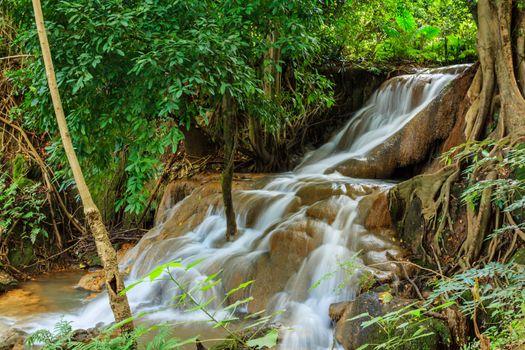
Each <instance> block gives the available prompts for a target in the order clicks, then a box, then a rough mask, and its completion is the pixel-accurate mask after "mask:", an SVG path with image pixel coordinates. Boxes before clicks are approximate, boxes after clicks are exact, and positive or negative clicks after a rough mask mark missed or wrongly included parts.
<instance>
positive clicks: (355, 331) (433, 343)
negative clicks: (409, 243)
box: [329, 292, 451, 350]
mask: <svg viewBox="0 0 525 350" xmlns="http://www.w3.org/2000/svg"><path fill="white" fill-rule="evenodd" d="M415 302H416V301H415V300H411V299H403V298H399V297H395V296H392V295H391V294H389V293H388V292H383V293H378V292H367V293H364V294H361V295H360V296H358V297H357V298H356V299H355V300H353V301H349V302H343V303H337V304H332V305H331V306H330V312H329V313H330V318H331V319H332V320H333V321H334V322H335V323H336V333H335V336H336V339H337V341H338V342H339V343H340V344H341V345H342V346H343V347H344V349H346V350H355V349H357V348H359V347H360V346H363V345H364V344H370V345H377V344H381V343H384V342H386V341H388V340H389V337H388V335H387V333H386V332H385V331H384V328H381V327H380V326H379V325H378V324H374V325H370V326H369V327H363V326H362V325H361V324H362V323H363V322H366V321H368V320H370V319H371V318H374V317H377V316H383V315H386V314H388V313H389V312H393V311H397V310H399V309H401V308H403V307H407V306H409V305H411V304H413V303H415ZM366 313H368V314H369V315H370V316H364V317H359V318H358V316H360V315H363V314H366ZM408 321H409V320H408V319H399V320H398V321H397V322H394V323H392V324H389V325H387V326H386V327H387V328H391V330H392V332H391V337H402V338H404V339H407V341H406V342H404V343H403V344H399V346H398V347H397V349H399V350H441V349H449V348H450V342H451V338H450V332H449V330H448V328H447V326H446V325H445V323H444V322H443V321H441V320H438V319H434V318H430V317H425V316H422V318H418V319H417V324H416V322H415V321H413V322H412V323H410V322H409V323H408V324H406V325H405V326H404V327H399V328H397V327H398V326H400V325H401V324H402V323H404V322H408ZM420 327H421V328H423V329H424V332H423V334H428V335H427V336H425V337H421V338H417V339H414V340H411V341H408V339H409V338H410V337H411V336H413V335H414V334H415V332H416V331H418V329H419V328H420ZM390 339H391V338H390Z"/></svg>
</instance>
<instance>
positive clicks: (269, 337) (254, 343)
mask: <svg viewBox="0 0 525 350" xmlns="http://www.w3.org/2000/svg"><path fill="white" fill-rule="evenodd" d="M278 337H279V332H278V331H277V329H272V330H271V331H269V332H268V333H266V335H264V336H263V337H260V338H255V339H251V340H248V341H247V342H246V345H248V346H249V347H251V348H255V349H263V348H265V347H266V348H272V347H274V346H275V345H277V338H278Z"/></svg>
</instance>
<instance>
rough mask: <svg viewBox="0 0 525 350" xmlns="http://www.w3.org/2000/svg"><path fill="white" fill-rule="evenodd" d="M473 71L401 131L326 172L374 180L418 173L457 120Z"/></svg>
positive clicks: (451, 85) (418, 114)
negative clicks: (398, 174) (357, 156)
mask: <svg viewBox="0 0 525 350" xmlns="http://www.w3.org/2000/svg"><path fill="white" fill-rule="evenodd" d="M474 72H475V69H469V70H468V71H467V72H466V73H464V74H462V75H461V76H460V77H459V78H457V79H456V80H455V81H454V83H453V84H450V85H449V86H447V87H446V88H445V89H444V90H443V91H442V92H441V93H440V95H439V96H438V97H437V98H435V99H434V100H433V101H432V102H430V104H429V105H428V106H426V107H425V108H423V109H422V110H421V111H419V112H418V113H417V115H416V116H414V117H413V118H412V119H411V120H410V121H409V122H408V123H407V124H406V125H405V126H404V127H403V128H402V129H401V130H399V131H398V132H396V133H395V134H394V135H392V136H391V137H390V138H388V139H387V140H385V142H383V143H382V144H381V145H379V146H377V147H376V148H374V149H373V150H371V151H370V152H369V154H368V155H367V158H366V159H361V158H352V159H347V160H345V161H342V162H341V163H339V164H337V165H335V166H334V167H332V168H330V169H328V170H327V171H326V172H327V173H332V172H334V171H338V172H339V173H341V174H343V175H346V176H352V177H358V178H378V179H387V178H391V177H392V176H393V175H394V174H397V173H402V174H404V175H414V174H417V173H418V172H420V171H421V170H422V168H423V166H424V164H423V163H424V162H425V161H426V159H428V155H429V153H430V152H431V151H432V149H433V148H434V147H435V146H436V145H441V144H442V143H444V141H447V138H449V135H450V134H451V132H452V131H453V130H454V127H455V125H456V121H457V120H459V119H461V116H462V115H461V114H460V113H462V112H463V110H464V108H463V105H464V104H465V96H466V94H467V91H468V89H469V87H470V85H471V82H472V79H473V77H474ZM451 142H452V141H451ZM405 173H406V174H405Z"/></svg>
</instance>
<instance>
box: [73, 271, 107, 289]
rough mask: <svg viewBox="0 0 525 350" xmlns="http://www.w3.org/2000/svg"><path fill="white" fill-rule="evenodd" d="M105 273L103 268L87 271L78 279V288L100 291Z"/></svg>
mask: <svg viewBox="0 0 525 350" xmlns="http://www.w3.org/2000/svg"><path fill="white" fill-rule="evenodd" d="M104 283H105V274H104V270H95V271H91V272H88V273H87V274H85V275H84V276H82V278H81V279H80V281H78V285H77V287H78V288H82V289H84V290H88V291H90V292H97V293H98V292H101V291H102V290H103V289H104Z"/></svg>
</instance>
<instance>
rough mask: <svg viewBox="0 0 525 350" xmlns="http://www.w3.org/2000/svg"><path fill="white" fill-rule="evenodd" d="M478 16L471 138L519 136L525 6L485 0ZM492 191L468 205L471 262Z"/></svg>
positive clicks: (524, 107)
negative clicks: (492, 126)
mask: <svg viewBox="0 0 525 350" xmlns="http://www.w3.org/2000/svg"><path fill="white" fill-rule="evenodd" d="M475 18H476V19H477V21H478V54H479V60H480V67H479V70H478V72H477V74H476V77H475V79H474V81H473V83H472V86H471V88H470V90H469V96H470V97H471V107H470V109H469V110H468V112H467V114H466V116H465V119H466V127H465V137H466V139H467V140H479V139H482V138H484V136H490V137H491V138H503V137H508V138H509V139H511V140H516V139H517V138H519V137H522V136H523V135H524V133H525V100H524V98H523V94H522V93H523V90H524V86H525V64H524V57H523V55H524V53H525V52H524V50H525V39H524V34H523V33H524V30H525V20H524V11H523V9H520V7H519V6H518V2H517V1H512V0H498V1H492V0H479V1H478V5H477V16H475ZM520 88H521V90H520ZM491 120H492V121H497V127H496V129H495V130H486V129H487V125H488V124H489V121H491ZM496 178H497V173H496V172H495V171H488V172H487V173H486V174H484V175H480V178H479V179H476V180H477V181H480V180H484V179H486V180H494V179H496ZM492 193H493V191H492V188H488V189H486V190H485V191H483V193H482V196H481V200H480V205H479V208H477V210H476V209H473V208H469V210H468V211H469V213H468V229H467V238H466V240H465V242H464V243H463V246H462V249H461V252H462V253H463V254H465V256H464V257H463V258H464V263H465V265H466V267H469V266H471V265H472V264H473V263H474V262H475V261H476V260H477V258H478V257H479V254H480V252H481V249H482V244H483V242H484V240H485V236H486V234H487V233H488V232H489V226H490V222H491V220H489V219H490V217H491V213H492V211H493V208H492V204H491V198H492Z"/></svg>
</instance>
